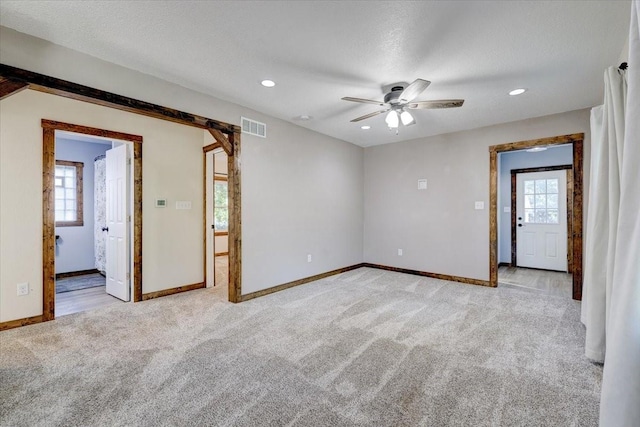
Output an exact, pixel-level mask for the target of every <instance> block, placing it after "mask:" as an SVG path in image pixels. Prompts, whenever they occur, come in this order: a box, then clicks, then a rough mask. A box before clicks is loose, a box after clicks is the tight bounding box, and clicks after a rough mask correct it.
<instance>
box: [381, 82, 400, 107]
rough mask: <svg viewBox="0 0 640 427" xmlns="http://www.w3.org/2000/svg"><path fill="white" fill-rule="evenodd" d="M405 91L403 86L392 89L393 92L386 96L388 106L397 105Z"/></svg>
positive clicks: (385, 100)
mask: <svg viewBox="0 0 640 427" xmlns="http://www.w3.org/2000/svg"><path fill="white" fill-rule="evenodd" d="M403 90H404V88H403V87H402V86H394V87H392V88H391V92H389V93H388V94H386V95H385V96H384V102H385V103H386V104H391V105H394V104H397V103H398V98H400V94H401V93H402V91H403Z"/></svg>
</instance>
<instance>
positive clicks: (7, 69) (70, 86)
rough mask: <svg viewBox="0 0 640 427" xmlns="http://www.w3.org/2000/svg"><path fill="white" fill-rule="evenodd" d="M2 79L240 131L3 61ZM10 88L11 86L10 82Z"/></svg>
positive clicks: (132, 110) (226, 130) (194, 123)
mask: <svg viewBox="0 0 640 427" xmlns="http://www.w3.org/2000/svg"><path fill="white" fill-rule="evenodd" d="M0 79H2V82H5V81H8V82H10V84H11V85H16V84H18V85H23V86H21V87H20V88H19V89H17V90H22V89H25V88H26V87H28V88H29V89H33V90H37V91H40V92H45V93H50V94H54V95H59V96H63V97H66V98H71V99H76V100H79V101H84V102H89V103H92V104H97V105H102V106H104V107H111V108H115V109H117V110H122V111H128V112H130V113H135V114H141V115H144V116H147V117H153V118H156V119H162V120H168V121H171V122H174V123H180V124H183V125H187V126H193V127H197V128H200V129H209V130H211V129H213V130H217V131H219V132H221V133H223V134H233V133H234V132H239V131H240V127H239V126H236V125H232V124H229V123H224V122H219V121H217V120H213V119H209V118H207V117H203V116H198V115H196V114H191V113H185V112H183V111H179V110H175V109H173V108H168V107H162V106H160V105H157V104H152V103H150V102H146V101H140V100H137V99H133V98H129V97H126V96H122V95H118V94H115V93H111V92H106V91H103V90H100V89H95V88H91V87H89V86H83V85H80V84H77V83H72V82H70V81H67V80H62V79H57V78H55V77H50V76H45V75H44V74H39V73H34V72H32V71H27V70H23V69H21V68H16V67H12V66H10V65H6V64H0ZM3 84H4V83H0V86H1V85H3ZM7 87H9V86H8V85H7ZM7 90H8V89H7ZM15 92H16V90H14V91H13V92H11V93H8V95H11V94H12V93H15ZM8 95H6V96H8Z"/></svg>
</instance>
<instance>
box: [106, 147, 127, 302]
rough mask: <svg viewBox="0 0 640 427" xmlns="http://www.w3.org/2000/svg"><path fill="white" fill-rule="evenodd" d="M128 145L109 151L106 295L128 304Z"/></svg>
mask: <svg viewBox="0 0 640 427" xmlns="http://www.w3.org/2000/svg"><path fill="white" fill-rule="evenodd" d="M127 148H128V147H127V145H126V144H122V145H120V146H118V147H115V148H112V149H111V150H107V155H106V166H107V167H106V178H107V179H106V181H107V227H108V230H107V271H106V274H107V293H108V294H110V295H113V296H114V297H116V298H119V299H121V300H123V301H129V298H130V288H129V262H128V258H129V257H128V249H129V244H128V242H129V239H128V231H129V229H128V226H127V225H128V224H127V212H128V209H127V163H128V162H127V155H128V149H127Z"/></svg>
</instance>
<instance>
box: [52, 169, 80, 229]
mask: <svg viewBox="0 0 640 427" xmlns="http://www.w3.org/2000/svg"><path fill="white" fill-rule="evenodd" d="M56 166H74V167H75V168H76V219H75V221H56V227H82V226H84V208H83V205H84V203H83V202H84V201H83V191H82V190H83V187H82V186H83V184H82V183H83V180H82V171H83V169H84V163H83V162H72V161H69V160H56ZM54 179H55V173H54ZM54 187H55V185H54ZM54 215H55V214H54Z"/></svg>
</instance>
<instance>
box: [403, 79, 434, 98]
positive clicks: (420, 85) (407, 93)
mask: <svg viewBox="0 0 640 427" xmlns="http://www.w3.org/2000/svg"><path fill="white" fill-rule="evenodd" d="M430 84H431V82H430V81H428V80H422V79H415V81H414V82H413V83H411V84H410V85H409V86H407V87H406V88H405V89H404V90H403V91H402V93H401V94H400V97H399V98H398V101H399V102H400V103H401V104H406V103H407V102H411V101H413V100H414V99H415V98H416V96H418V95H420V94H421V93H422V92H423V91H424V90H425V89H426V88H428V87H429V85H430Z"/></svg>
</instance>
